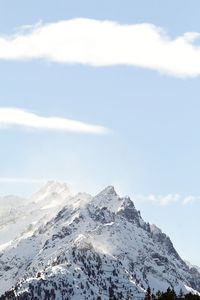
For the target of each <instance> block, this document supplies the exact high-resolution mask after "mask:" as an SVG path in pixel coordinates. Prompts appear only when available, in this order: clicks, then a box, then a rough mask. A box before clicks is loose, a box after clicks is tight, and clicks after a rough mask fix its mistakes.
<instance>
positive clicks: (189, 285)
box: [0, 183, 200, 300]
mask: <svg viewBox="0 0 200 300" xmlns="http://www.w3.org/2000/svg"><path fill="white" fill-rule="evenodd" d="M29 200H30V201H28V203H26V204H25V205H24V206H23V209H21V206H19V210H18V211H19V215H20V216H21V217H22V215H23V213H24V212H25V211H26V212H27V215H26V218H25V219H26V226H27V225H28V224H29V225H30V222H31V224H32V229H31V230H30V232H29V234H26V233H24V231H22V229H21V227H20V226H21V225H20V226H18V222H19V224H22V223H21V218H20V217H19V218H18V219H16V226H17V227H20V229H19V230H18V236H15V238H14V239H13V240H12V241H10V244H9V245H7V246H6V247H5V248H4V249H2V250H1V252H0V294H3V293H4V292H6V291H9V290H10V295H12V297H15V296H14V295H17V296H16V299H22V300H23V299H56V300H61V299H77V300H82V299H105V300H106V299H109V298H111V297H112V295H115V296H117V298H118V299H125V298H126V296H128V295H129V296H130V297H135V296H138V297H141V298H143V296H144V293H145V291H146V289H147V287H148V286H150V287H151V288H152V289H153V290H154V291H157V290H161V291H164V290H166V289H167V288H168V287H169V286H170V287H173V288H174V289H175V290H176V291H177V292H179V291H180V290H182V291H183V292H187V291H193V292H200V273H199V272H198V271H197V270H196V271H195V272H194V270H193V269H191V268H189V267H188V265H187V264H186V263H185V262H184V261H183V260H182V259H181V258H180V256H179V255H178V253H177V252H176V250H175V248H174V247H173V244H172V242H171V240H170V239H169V237H168V236H166V235H165V234H164V233H162V231H161V230H160V229H159V228H158V227H156V226H155V225H150V224H149V223H146V222H145V221H144V220H143V219H142V217H141V215H140V213H139V212H138V211H137V209H136V208H135V206H134V203H133V202H132V200H131V199H130V198H129V197H120V196H118V194H117V193H116V191H115V190H114V188H113V187H112V186H109V187H107V188H105V189H104V190H103V191H102V192H100V193H99V194H98V195H96V196H95V197H92V196H90V195H88V194H86V193H79V194H77V195H72V194H71V193H70V191H69V189H68V187H67V186H66V185H60V184H58V183H56V184H55V183H50V184H48V185H47V186H46V187H44V188H43V189H42V190H41V191H40V192H39V193H37V194H35V195H34V196H33V197H31V199H29ZM23 202H24V201H23ZM25 207H26V208H25ZM11 215H12V213H11V214H10V219H11ZM19 215H18V216H19ZM32 216H33V218H32ZM28 220H29V222H28ZM29 225H28V226H29ZM7 226H8V228H11V227H9V226H11V221H9V222H7V223H5V228H6V227H7ZM12 287H14V289H12ZM7 295H9V293H8V294H7ZM17 297H18V298H17ZM34 297H35V298H34ZM98 297H100V298H98ZM6 299H9V298H6ZM10 299H15V298H10ZM130 299H131V298H130Z"/></svg>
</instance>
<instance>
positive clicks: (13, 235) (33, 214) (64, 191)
mask: <svg viewBox="0 0 200 300" xmlns="http://www.w3.org/2000/svg"><path fill="white" fill-rule="evenodd" d="M71 196H72V194H71V192H70V191H69V188H68V187H67V185H66V184H65V183H60V182H56V181H49V182H48V183H47V184H46V185H45V186H44V187H42V188H41V190H40V191H38V192H37V193H36V194H34V195H33V196H31V197H30V198H28V199H25V198H20V197H16V196H6V197H1V198H0V250H1V249H4V248H6V247H7V246H8V245H9V244H10V243H11V242H13V240H15V239H18V238H24V236H30V235H32V233H33V232H34V231H35V230H36V228H38V227H39V226H40V225H41V224H45V222H47V221H48V220H50V219H51V218H52V217H53V216H54V215H56V213H58V211H59V210H60V209H61V208H62V207H63V206H64V205H65V203H66V202H65V201H67V199H68V198H69V197H71Z"/></svg>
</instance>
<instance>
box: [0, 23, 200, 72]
mask: <svg viewBox="0 0 200 300" xmlns="http://www.w3.org/2000/svg"><path fill="white" fill-rule="evenodd" d="M199 37H200V33H198V32H186V33H184V34H183V35H180V36H177V37H176V38H171V37H170V36H169V35H168V34H167V33H166V31H165V30H164V29H162V28H159V27H156V26H155V25H153V24H148V23H142V24H132V25H122V24H118V23H115V22H112V21H99V20H92V19H71V20H65V21H59V22H56V23H47V24H43V23H39V24H36V25H35V26H28V27H27V28H26V27H23V29H22V30H19V31H18V32H17V33H16V34H15V35H10V36H5V35H1V36H0V59H8V60H10V59H13V60H28V59H47V60H50V61H53V62H59V63H79V64H88V65H91V66H111V65H131V66H138V67H143V68H148V69H152V70H157V71H159V72H162V73H167V74H172V75H174V76H179V77H187V76H190V77H194V76H198V75H200V46H199V45H197V44H195V43H194V42H195V41H196V40H197V39H198V38H199Z"/></svg>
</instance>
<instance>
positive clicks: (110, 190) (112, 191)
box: [98, 185, 118, 196]
mask: <svg viewBox="0 0 200 300" xmlns="http://www.w3.org/2000/svg"><path fill="white" fill-rule="evenodd" d="M98 195H109V196H111V195H113V196H118V194H117V192H116V191H115V188H114V186H112V185H108V186H107V187H106V188H104V189H103V190H102V191H101V192H100V193H99V194H98Z"/></svg>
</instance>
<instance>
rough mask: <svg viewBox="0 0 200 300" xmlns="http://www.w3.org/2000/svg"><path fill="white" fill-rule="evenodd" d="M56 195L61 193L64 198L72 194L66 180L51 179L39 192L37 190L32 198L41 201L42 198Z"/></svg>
mask: <svg viewBox="0 0 200 300" xmlns="http://www.w3.org/2000/svg"><path fill="white" fill-rule="evenodd" d="M55 195H59V196H60V197H61V198H62V199H64V198H67V197H69V196H71V192H70V190H69V187H68V185H67V184H66V183H65V182H60V181H56V180H49V181H48V182H47V183H46V184H45V185H44V186H43V187H42V188H41V189H40V190H39V191H38V192H36V193H35V194H34V195H33V196H32V197H31V199H32V200H33V201H34V202H40V201H41V200H44V199H47V198H51V197H53V196H55Z"/></svg>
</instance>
